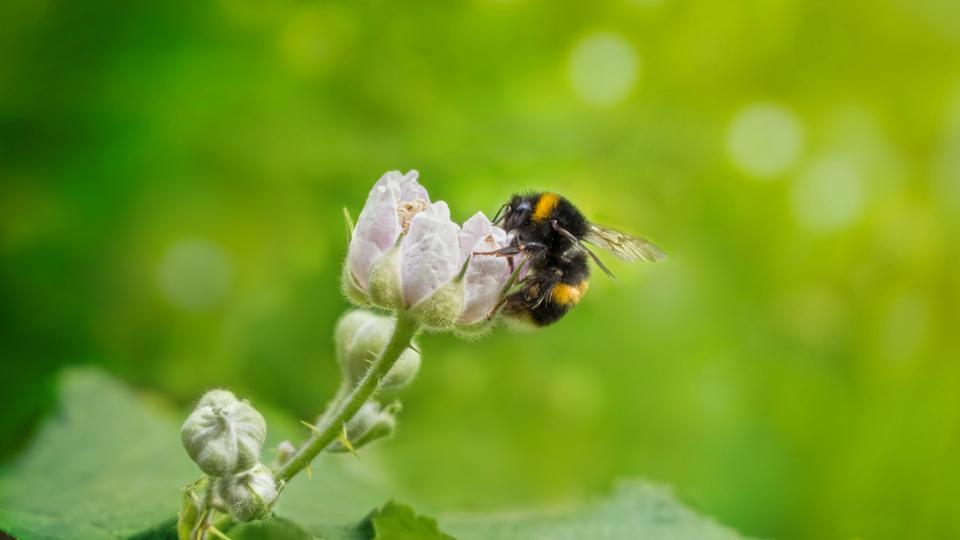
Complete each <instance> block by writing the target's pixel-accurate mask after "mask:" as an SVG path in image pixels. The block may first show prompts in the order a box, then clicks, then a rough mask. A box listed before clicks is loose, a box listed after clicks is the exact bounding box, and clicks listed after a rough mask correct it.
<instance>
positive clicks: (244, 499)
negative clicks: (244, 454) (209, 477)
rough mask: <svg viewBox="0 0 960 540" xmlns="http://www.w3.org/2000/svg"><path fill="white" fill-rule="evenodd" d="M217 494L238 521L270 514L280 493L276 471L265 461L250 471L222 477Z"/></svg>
mask: <svg viewBox="0 0 960 540" xmlns="http://www.w3.org/2000/svg"><path fill="white" fill-rule="evenodd" d="M215 489H216V495H217V497H219V498H220V499H221V500H222V501H223V504H224V506H225V507H226V508H227V509H228V510H229V511H230V515H232V516H233V517H234V518H236V520H237V521H244V522H246V521H253V520H255V519H263V518H265V517H267V516H268V515H270V505H271V504H273V501H274V500H275V499H276V498H277V495H279V493H280V492H279V490H278V489H277V482H276V480H274V478H273V473H271V472H270V469H269V468H267V466H266V465H264V464H262V463H257V464H256V465H254V466H253V468H251V469H250V470H248V471H244V472H242V473H240V474H236V475H233V476H230V477H227V478H220V479H219V480H217V483H216V485H215Z"/></svg>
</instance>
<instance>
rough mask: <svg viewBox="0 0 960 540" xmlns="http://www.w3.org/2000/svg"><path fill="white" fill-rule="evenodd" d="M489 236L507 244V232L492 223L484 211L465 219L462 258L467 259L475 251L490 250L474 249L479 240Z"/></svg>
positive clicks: (461, 249)
mask: <svg viewBox="0 0 960 540" xmlns="http://www.w3.org/2000/svg"><path fill="white" fill-rule="evenodd" d="M487 236H491V237H492V238H493V241H494V242H496V243H498V244H501V245H506V244H505V243H504V242H505V241H506V236H507V233H506V232H504V230H503V229H501V228H500V227H497V226H495V225H494V224H492V223H490V220H489V219H487V216H486V215H484V213H483V212H477V213H476V214H474V215H473V216H471V217H470V219H468V220H467V221H465V222H464V223H463V227H462V228H461V229H460V238H459V242H460V260H461V261H465V260H466V259H467V256H468V255H470V254H471V253H473V252H474V251H488V250H486V249H485V248H484V249H474V248H475V246H476V245H477V242H479V241H481V240H483V239H485V238H486V237H487ZM494 249H497V248H494Z"/></svg>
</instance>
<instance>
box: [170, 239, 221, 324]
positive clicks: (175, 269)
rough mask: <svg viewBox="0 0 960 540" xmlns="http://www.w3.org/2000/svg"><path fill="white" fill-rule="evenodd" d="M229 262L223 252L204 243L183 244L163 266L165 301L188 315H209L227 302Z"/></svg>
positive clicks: (177, 245) (187, 241)
mask: <svg viewBox="0 0 960 540" xmlns="http://www.w3.org/2000/svg"><path fill="white" fill-rule="evenodd" d="M231 274H232V272H231V266H230V260H229V259H228V258H227V255H226V254H225V253H224V252H223V249H222V248H221V247H220V246H219V245H217V244H214V243H212V242H209V241H207V240H201V239H188V240H181V241H179V242H177V243H175V244H173V245H172V246H170V247H169V248H168V249H167V252H166V253H165V254H164V256H163V260H162V261H161V263H160V271H159V280H160V289H161V291H162V292H163V294H164V298H166V300H167V301H168V302H170V303H171V304H172V305H174V306H176V307H178V308H180V309H183V310H185V311H192V312H200V311H206V310H208V309H211V308H213V307H215V306H216V305H218V304H219V303H220V302H222V301H223V299H224V298H226V296H227V293H228V292H229V290H230V281H231Z"/></svg>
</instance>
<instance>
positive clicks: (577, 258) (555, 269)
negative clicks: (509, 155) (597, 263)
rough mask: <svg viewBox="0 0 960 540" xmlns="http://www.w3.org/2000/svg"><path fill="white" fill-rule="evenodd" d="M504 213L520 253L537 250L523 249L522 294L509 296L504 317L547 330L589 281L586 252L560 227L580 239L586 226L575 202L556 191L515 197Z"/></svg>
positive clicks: (575, 303) (584, 289) (567, 308)
mask: <svg viewBox="0 0 960 540" xmlns="http://www.w3.org/2000/svg"><path fill="white" fill-rule="evenodd" d="M505 209H506V212H505V214H504V219H503V225H504V229H506V230H507V231H508V232H509V233H511V234H512V235H513V240H512V243H513V245H514V246H519V247H521V249H522V248H523V246H524V245H531V244H536V245H540V249H538V250H536V251H533V250H525V251H526V252H527V253H529V255H528V257H527V260H526V264H527V276H526V277H525V278H524V280H523V285H522V286H521V288H520V290H518V291H516V292H514V293H512V294H511V295H509V296H508V297H507V301H506V304H505V306H504V313H505V314H506V315H507V316H508V317H511V318H514V319H521V320H524V321H527V322H530V323H532V324H534V325H536V326H546V325H548V324H551V323H553V322H556V321H557V320H559V319H560V318H561V317H563V316H564V315H565V314H566V313H567V312H568V311H570V309H571V308H573V306H575V305H577V303H578V302H579V301H580V298H581V297H582V296H583V295H584V294H585V293H586V290H587V284H588V282H589V277H590V266H589V265H588V264H587V256H586V254H584V252H583V251H581V250H579V249H578V248H577V247H576V246H575V245H574V242H573V240H571V239H570V238H569V237H568V236H566V235H564V234H562V233H561V232H560V231H558V227H559V228H562V229H564V230H566V231H567V232H569V233H570V235H572V236H573V237H575V238H577V239H580V238H583V236H584V235H586V233H587V230H588V227H589V223H588V222H587V219H586V218H585V217H584V216H583V214H581V213H580V210H578V209H577V207H576V206H574V205H573V203H571V202H570V201H568V200H567V199H566V198H565V197H563V196H561V195H558V194H556V193H549V192H543V193H528V194H522V195H515V196H514V197H513V198H512V199H511V200H510V202H509V203H507V205H506V206H505Z"/></svg>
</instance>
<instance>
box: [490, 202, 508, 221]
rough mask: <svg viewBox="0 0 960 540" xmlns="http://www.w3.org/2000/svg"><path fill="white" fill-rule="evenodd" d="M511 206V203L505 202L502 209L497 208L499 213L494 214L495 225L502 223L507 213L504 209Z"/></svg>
mask: <svg viewBox="0 0 960 540" xmlns="http://www.w3.org/2000/svg"><path fill="white" fill-rule="evenodd" d="M509 207H510V204H503V205H501V206H500V209H499V210H497V214H496V215H495V216H493V221H492V223H493V224H494V225H499V224H500V221H501V220H503V218H505V217H506V213H505V212H504V210H506V209H507V208H509Z"/></svg>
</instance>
